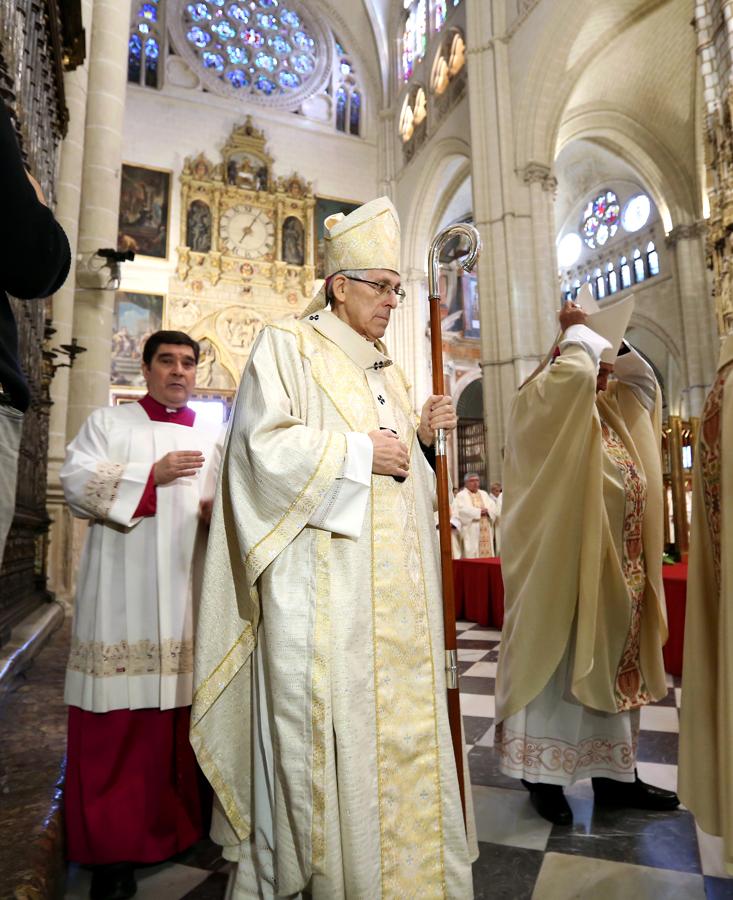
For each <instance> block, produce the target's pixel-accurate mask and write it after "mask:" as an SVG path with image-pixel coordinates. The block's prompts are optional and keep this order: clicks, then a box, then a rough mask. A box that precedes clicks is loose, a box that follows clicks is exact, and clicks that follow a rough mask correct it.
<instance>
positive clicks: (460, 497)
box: [453, 472, 495, 559]
mask: <svg viewBox="0 0 733 900" xmlns="http://www.w3.org/2000/svg"><path fill="white" fill-rule="evenodd" d="M453 510H454V512H455V514H456V515H457V516H458V518H459V519H460V520H461V541H462V545H463V556H464V558H465V559H477V558H481V557H486V556H494V555H495V553H494V529H493V524H492V523H493V520H494V517H495V511H494V504H493V502H492V500H491V498H490V497H489V495H488V494H487V493H486V491H483V490H481V479H480V478H479V476H478V474H477V473H476V472H466V474H465V476H464V478H463V490H461V491H459V492H458V493H457V494H456V498H455V500H454V501H453Z"/></svg>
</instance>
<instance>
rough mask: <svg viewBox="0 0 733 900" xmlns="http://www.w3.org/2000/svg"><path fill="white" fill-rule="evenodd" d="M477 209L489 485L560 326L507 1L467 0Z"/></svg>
mask: <svg viewBox="0 0 733 900" xmlns="http://www.w3.org/2000/svg"><path fill="white" fill-rule="evenodd" d="M466 16H467V27H466V37H467V47H468V50H467V53H468V84H469V88H470V100H471V103H470V122H471V150H472V183H473V209H474V219H475V223H476V226H477V227H478V229H479V231H480V232H481V236H482V239H483V242H484V249H483V253H482V255H481V257H480V259H479V264H478V277H479V294H480V299H481V368H482V372H483V381H484V422H485V428H486V450H487V454H486V460H487V483H490V482H491V481H494V480H500V478H501V455H502V448H503V445H504V428H505V423H506V417H507V413H508V410H509V404H510V403H511V399H512V397H513V395H514V393H515V391H516V389H517V387H518V385H519V384H520V383H521V381H522V380H523V379H524V378H525V377H526V375H528V374H529V372H531V371H532V369H533V368H534V366H535V365H536V363H537V362H538V361H539V360H540V359H541V358H542V357H543V356H544V354H545V353H546V351H547V350H548V348H549V345H550V343H551V341H552V339H553V337H554V335H555V332H556V330H557V324H556V313H555V311H556V309H557V307H558V306H559V299H558V297H559V294H558V287H557V271H556V270H557V264H556V261H555V250H554V240H553V234H552V232H553V228H552V204H553V197H554V190H555V187H556V183H555V179H554V178H553V176H552V174H551V167H550V161H549V160H544V161H542V160H540V161H529V162H524V163H523V164H522V165H518V164H517V160H516V148H515V142H514V122H513V114H512V98H511V90H510V72H509V42H508V39H507V38H506V37H505V35H506V26H507V22H506V3H504V2H503V0H467V3H466Z"/></svg>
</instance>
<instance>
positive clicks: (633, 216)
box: [621, 194, 652, 232]
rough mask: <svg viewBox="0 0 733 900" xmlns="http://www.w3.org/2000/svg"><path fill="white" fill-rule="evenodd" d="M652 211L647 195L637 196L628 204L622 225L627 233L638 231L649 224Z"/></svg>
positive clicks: (622, 217)
mask: <svg viewBox="0 0 733 900" xmlns="http://www.w3.org/2000/svg"><path fill="white" fill-rule="evenodd" d="M651 210H652V205H651V202H650V200H649V198H648V197H647V195H646V194H637V195H636V196H635V197H632V198H631V199H630V200H629V201H628V202H627V203H626V206H625V207H624V211H623V215H622V216H621V224H622V225H623V226H624V229H625V230H626V231H631V232H634V231H638V230H639V229H640V228H643V227H644V226H645V225H646V223H647V222H648V220H649V215H650V213H651Z"/></svg>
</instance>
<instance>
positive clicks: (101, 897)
mask: <svg viewBox="0 0 733 900" xmlns="http://www.w3.org/2000/svg"><path fill="white" fill-rule="evenodd" d="M136 893H137V882H136V881H135V870H134V868H133V866H132V864H131V863H112V864H111V865H106V866H94V868H93V869H92V884H91V887H90V889H89V896H90V898H91V900H128V898H129V897H134V896H135V894H136Z"/></svg>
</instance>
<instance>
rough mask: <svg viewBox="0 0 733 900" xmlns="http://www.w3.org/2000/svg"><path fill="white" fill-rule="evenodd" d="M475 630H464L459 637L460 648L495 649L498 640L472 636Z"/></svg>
mask: <svg viewBox="0 0 733 900" xmlns="http://www.w3.org/2000/svg"><path fill="white" fill-rule="evenodd" d="M472 635H473V632H472V631H469V632H467V633H466V632H464V633H463V634H461V636H460V637H459V638H458V649H459V650H463V649H464V648H468V649H473V650H481V649H482V648H483V649H484V650H485V651H486V650H493V649H494V648H495V647H496V646H497V643H496V641H489V640H476V638H474V637H472Z"/></svg>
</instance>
